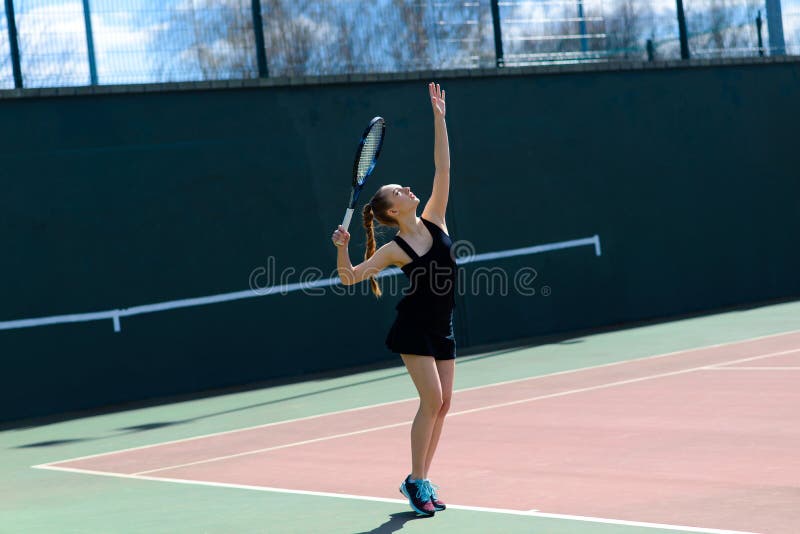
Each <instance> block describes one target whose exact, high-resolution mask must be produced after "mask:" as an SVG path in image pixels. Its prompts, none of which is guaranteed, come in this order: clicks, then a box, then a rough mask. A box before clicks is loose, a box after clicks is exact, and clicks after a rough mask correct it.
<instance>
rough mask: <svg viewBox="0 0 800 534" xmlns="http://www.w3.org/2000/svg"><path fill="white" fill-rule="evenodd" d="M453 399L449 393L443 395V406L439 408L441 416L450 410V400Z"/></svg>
mask: <svg viewBox="0 0 800 534" xmlns="http://www.w3.org/2000/svg"><path fill="white" fill-rule="evenodd" d="M451 400H452V398H451V397H450V396H449V395H447V396H445V397H442V406H441V407H440V408H439V415H440V416H442V415H445V414H446V413H447V412H449V411H450V401H451Z"/></svg>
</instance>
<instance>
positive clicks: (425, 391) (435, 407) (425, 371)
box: [401, 354, 442, 478]
mask: <svg viewBox="0 0 800 534" xmlns="http://www.w3.org/2000/svg"><path fill="white" fill-rule="evenodd" d="M401 357H402V358H403V363H405V364H406V369H408V374H410V375H411V380H412V381H413V382H414V385H415V386H416V388H417V392H419V409H418V410H417V415H416V417H414V423H413V424H412V425H411V476H412V477H413V478H425V476H424V475H425V460H426V457H427V451H428V445H429V443H430V441H431V434H432V433H433V427H434V425H435V423H436V419H437V417H438V414H439V412H440V411H441V409H442V386H441V383H440V381H439V372H438V370H437V368H436V360H434V358H433V357H432V356H415V355H409V354H401Z"/></svg>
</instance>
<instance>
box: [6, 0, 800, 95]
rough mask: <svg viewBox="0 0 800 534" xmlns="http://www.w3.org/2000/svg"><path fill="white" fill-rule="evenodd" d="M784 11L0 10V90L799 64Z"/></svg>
mask: <svg viewBox="0 0 800 534" xmlns="http://www.w3.org/2000/svg"><path fill="white" fill-rule="evenodd" d="M782 1H783V3H784V4H785V5H783V6H782V5H781V0H436V1H434V0H323V1H319V0H164V1H163V2H158V3H155V2H152V1H150V0H3V2H2V3H0V88H5V89H8V88H14V87H62V86H82V85H97V84H127V83H137V84H141V83H162V82H175V81H201V80H227V79H249V78H259V77H261V78H264V77H269V76H304V75H311V76H314V75H329V74H355V73H384V72H403V71H414V70H442V69H449V68H480V67H489V66H495V65H497V66H518V65H534V64H543V63H548V64H549V63H556V64H558V63H579V62H591V63H596V62H603V61H620V60H626V59H629V60H651V61H652V60H657V59H679V58H681V57H684V58H686V57H703V58H707V57H731V56H735V57H742V56H758V55H781V54H800V0H782ZM679 12H683V13H684V16H683V17H678V13H679ZM679 18H682V19H683V20H685V23H682V24H679V22H678V21H679ZM682 42H684V43H685V44H684V45H683V46H682V44H681V43H682Z"/></svg>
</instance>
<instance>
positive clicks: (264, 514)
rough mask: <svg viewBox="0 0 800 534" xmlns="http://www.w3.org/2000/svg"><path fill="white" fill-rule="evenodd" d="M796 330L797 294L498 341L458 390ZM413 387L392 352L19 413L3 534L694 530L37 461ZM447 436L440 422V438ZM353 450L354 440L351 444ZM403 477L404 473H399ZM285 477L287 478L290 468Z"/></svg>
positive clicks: (0, 466)
mask: <svg viewBox="0 0 800 534" xmlns="http://www.w3.org/2000/svg"><path fill="white" fill-rule="evenodd" d="M795 330H800V302H791V303H782V304H774V305H769V306H762V307H755V308H751V309H743V310H736V311H728V312H725V313H720V314H716V315H708V316H702V317H694V318H688V319H682V320H677V321H672V322H664V323H658V324H651V325H646V326H638V327H634V328H623V329H620V330H616V331H605V332H600V333H593V334H589V335H582V336H580V337H574V338H568V339H562V340H560V341H552V342H548V343H540V344H536V345H531V346H526V347H520V348H515V349H504V350H495V351H492V352H486V353H482V354H474V355H471V356H464V357H462V358H460V360H459V362H458V365H457V373H456V390H458V389H463V388H469V387H473V386H480V385H485V384H491V383H496V382H502V381H506V380H513V379H517V378H522V377H532V376H538V375H543V374H548V373H553V372H557V371H563V370H568V369H577V368H583V367H591V366H597V365H602V364H605V363H610V362H615V361H626V360H632V359H636V358H642V357H646V356H651V355H656V354H663V353H669V352H674V351H680V350H685V349H691V348H697V347H703V346H709V345H714V344H719V343H728V342H734V341H740V340H745V339H749V338H754V337H760V336H768V335H771V334H777V333H781V332H789V331H795ZM45 335H46V333H45ZM44 365H45V363H43V366H44ZM42 372H46V369H44V368H43V369H42ZM66 378H67V377H65V379H66ZM30 394H31V395H35V394H36V392H35V391H31V392H30ZM412 397H415V390H414V388H413V385H412V383H411V381H410V379H409V378H408V376H407V375H406V373H405V370H404V369H403V368H402V366H401V365H400V361H399V360H398V361H397V365H395V366H392V367H387V368H382V369H379V370H370V371H366V372H359V373H356V374H350V375H347V376H338V377H322V378H315V379H313V380H309V381H305V382H297V383H292V384H283V385H277V386H272V387H264V388H262V389H256V390H249V391H243V392H242V391H240V392H236V393H228V394H220V395H218V396H213V397H206V398H200V399H194V400H189V401H183V402H177V403H172V404H162V405H158V406H150V407H146V408H137V409H128V410H125V411H118V412H115V413H104V414H99V415H86V416H80V417H78V418H74V419H71V420H67V421H61V422H53V423H47V424H41V423H39V422H30V423H27V424H26V423H25V422H21V423H18V424H16V425H14V426H15V428H10V429H6V430H3V431H2V432H0V450H2V454H1V455H0V479H2V483H0V532H2V533H9V534H10V533H54V532H57V533H71V532H75V533H78V532H80V533H84V532H91V533H94V532H102V533H127V532H131V533H132V532H137V533H138V532H148V533H158V532H165V533H166V532H169V533H183V532H186V533H202V532H208V533H238V532H269V533H305V532H313V533H316V532H326V533H327V532H330V533H362V532H364V533H367V532H373V533H389V532H397V531H402V532H403V533H404V534H405V533H414V532H437V533H449V532H452V533H469V532H476V533H477V532H481V533H483V532H503V533H516V532H519V533H532V532H536V533H548V534H559V533H593V534H604V533H631V534H632V533H644V532H648V533H654V532H689V531H692V530H689V529H680V528H677V529H676V528H657V527H649V526H641V525H626V524H620V523H608V522H600V521H592V520H579V519H569V518H553V517H540V516H535V515H534V516H532V515H514V514H508V513H499V512H496V511H477V510H466V509H449V510H447V511H446V512H442V513H439V514H437V515H436V517H434V518H431V519H415V518H413V517H412V516H411V515H410V513H409V512H408V508H407V506H405V505H403V504H400V503H395V502H382V501H379V500H378V501H373V500H362V499H354V498H337V497H328V496H318V495H304V494H291V493H282V492H273V491H255V490H252V489H244V488H233V487H215V486H206V485H194V484H181V483H174V482H159V481H150V480H136V479H126V478H116V477H109V476H99V475H91V474H86V473H71V472H58V471H51V470H43V469H35V468H33V467H32V466H35V465H39V464H46V463H51V462H57V461H60V460H65V459H70V458H77V457H82V456H88V455H93V454H101V453H106V452H110V451H115V450H120V449H128V448H132V447H140V446H145V445H150V444H157V443H162V442H167V441H172V440H180V439H184V438H190V437H194V436H202V435H206V434H212V433H218V432H224V431H229V430H235V429H240V428H246V427H252V426H256V425H263V424H265V423H270V422H276V421H282V420H288V419H295V418H301V417H306V416H311V415H316V414H322V413H329V412H335V411H339V410H345V409H350V408H356V407H360V406H368V405H374V404H378V403H384V402H390V401H395V400H399V399H407V398H412ZM446 439H447V434H446V428H445V434H444V436H443V440H446ZM358 453H359V451H355V450H354V451H352V454H354V455H357V454H358ZM368 461H375V462H379V461H380V459H379V458H377V459H369V460H368ZM404 475H405V473H398V481H399V480H400V479H401V478H402V477H403V476H404ZM285 476H286V477H291V476H292V473H291V472H287V473H285ZM359 476H361V475H359ZM343 493H346V491H345V492H343ZM398 497H399V494H398ZM575 513H576V514H579V513H580V511H576V512H575ZM608 519H613V518H608Z"/></svg>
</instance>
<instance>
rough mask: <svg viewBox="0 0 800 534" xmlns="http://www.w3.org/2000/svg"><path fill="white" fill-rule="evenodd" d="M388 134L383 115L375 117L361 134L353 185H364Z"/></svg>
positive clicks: (354, 165) (354, 166)
mask: <svg viewBox="0 0 800 534" xmlns="http://www.w3.org/2000/svg"><path fill="white" fill-rule="evenodd" d="M385 134H386V121H385V120H384V119H383V117H374V118H373V119H372V120H371V121H369V125H368V126H367V127H366V129H365V130H364V133H363V134H361V140H360V141H359V143H358V149H357V150H356V157H355V161H354V162H353V187H362V186H363V185H364V182H365V181H366V180H367V178H368V177H369V175H370V174H372V171H373V169H375V163H376V162H377V161H378V156H379V155H380V153H381V147H382V146H383V137H384V135H385Z"/></svg>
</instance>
